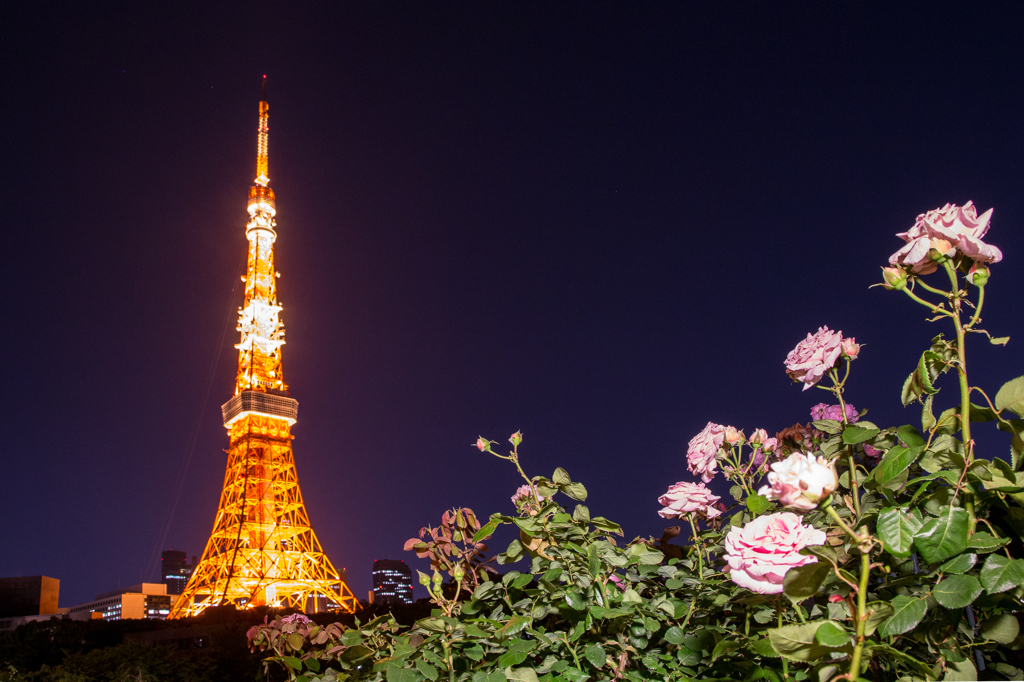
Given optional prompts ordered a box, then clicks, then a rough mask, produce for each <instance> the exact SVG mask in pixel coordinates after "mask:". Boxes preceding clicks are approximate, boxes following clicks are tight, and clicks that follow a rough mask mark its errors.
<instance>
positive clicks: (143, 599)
mask: <svg viewBox="0 0 1024 682" xmlns="http://www.w3.org/2000/svg"><path fill="white" fill-rule="evenodd" d="M170 612H171V597H170V595H168V594H167V585H165V584H163V583H141V584H139V585H132V586H131V587H127V588H125V589H123V590H114V591H112V592H104V593H103V594H98V595H96V599H94V600H92V601H90V602H86V603H84V604H79V605H78V606H72V607H71V609H70V610H69V611H68V615H69V617H70V618H72V619H73V620H90V619H94V618H97V617H98V618H102V619H103V620H128V619H132V618H135V619H142V618H159V619H160V620H164V619H166V618H167V615H168V614H169V613H170ZM94 614H99V615H98V616H96V615H94Z"/></svg>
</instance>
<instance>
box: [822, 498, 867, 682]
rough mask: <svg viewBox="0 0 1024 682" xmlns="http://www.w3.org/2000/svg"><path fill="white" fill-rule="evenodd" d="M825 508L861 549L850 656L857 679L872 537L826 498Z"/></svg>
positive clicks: (861, 648) (864, 621) (851, 665)
mask: <svg viewBox="0 0 1024 682" xmlns="http://www.w3.org/2000/svg"><path fill="white" fill-rule="evenodd" d="M822 507H823V509H824V510H825V512H826V513H828V515H829V516H831V517H832V520H833V521H835V522H836V523H837V524H838V525H839V527H840V528H842V529H843V530H844V531H846V534H847V535H849V536H850V537H851V538H852V539H853V541H854V542H856V543H857V545H858V547H857V548H858V549H859V550H860V584H859V585H858V586H857V645H856V646H855V647H854V648H853V655H852V656H851V658H850V672H849V673H848V674H847V675H848V677H849V679H851V680H855V679H857V677H858V676H859V675H860V659H861V654H862V653H863V650H864V626H865V624H866V623H867V606H868V579H869V578H870V577H871V546H870V544H869V542H870V540H871V538H870V536H868V535H859V534H858V533H857V531H855V530H854V529H853V528H850V526H849V525H848V524H847V523H846V522H845V521H843V520H842V519H841V518H840V517H839V514H837V513H836V510H835V509H833V508H832V504H831V502H829V501H828V500H825V503H824V504H823V505H822Z"/></svg>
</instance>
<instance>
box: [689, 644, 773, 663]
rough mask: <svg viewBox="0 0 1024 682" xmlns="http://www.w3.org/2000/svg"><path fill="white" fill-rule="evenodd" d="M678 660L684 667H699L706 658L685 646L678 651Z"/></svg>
mask: <svg viewBox="0 0 1024 682" xmlns="http://www.w3.org/2000/svg"><path fill="white" fill-rule="evenodd" d="M765 641H767V640H765ZM676 658H677V659H678V660H679V662H680V663H681V664H683V665H697V664H699V663H700V661H701V659H702V658H704V656H703V655H702V654H701V653H700V652H699V651H694V650H693V649H687V648H686V647H685V646H681V647H679V648H678V649H677V650H676Z"/></svg>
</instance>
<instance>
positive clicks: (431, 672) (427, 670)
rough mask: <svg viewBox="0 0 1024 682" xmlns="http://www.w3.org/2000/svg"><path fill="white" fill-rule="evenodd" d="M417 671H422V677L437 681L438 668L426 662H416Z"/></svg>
mask: <svg viewBox="0 0 1024 682" xmlns="http://www.w3.org/2000/svg"><path fill="white" fill-rule="evenodd" d="M416 669H417V670H419V671H420V675H423V677H425V678H427V679H428V680H436V679H437V668H435V667H434V666H432V665H430V664H429V663H427V662H426V661H416Z"/></svg>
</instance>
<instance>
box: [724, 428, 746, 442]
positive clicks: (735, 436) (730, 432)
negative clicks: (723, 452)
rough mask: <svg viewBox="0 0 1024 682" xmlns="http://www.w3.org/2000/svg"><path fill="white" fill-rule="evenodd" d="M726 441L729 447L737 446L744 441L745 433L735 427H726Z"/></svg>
mask: <svg viewBox="0 0 1024 682" xmlns="http://www.w3.org/2000/svg"><path fill="white" fill-rule="evenodd" d="M725 441H726V442H727V443H728V444H729V445H736V443H740V442H742V441H743V432H742V431H739V430H738V429H736V427H735V426H726V427H725Z"/></svg>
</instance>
